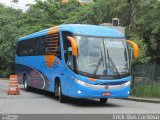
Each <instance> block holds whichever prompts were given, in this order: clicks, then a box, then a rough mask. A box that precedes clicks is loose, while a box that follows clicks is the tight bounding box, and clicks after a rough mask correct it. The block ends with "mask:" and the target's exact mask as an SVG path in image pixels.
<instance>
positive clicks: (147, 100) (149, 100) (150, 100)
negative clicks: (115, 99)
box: [124, 96, 160, 103]
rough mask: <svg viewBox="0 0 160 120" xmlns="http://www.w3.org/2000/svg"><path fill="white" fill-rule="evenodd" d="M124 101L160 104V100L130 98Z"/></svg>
mask: <svg viewBox="0 0 160 120" xmlns="http://www.w3.org/2000/svg"><path fill="white" fill-rule="evenodd" d="M124 100H132V101H139V102H148V103H160V98H159V99H158V98H139V97H132V96H130V97H128V98H126V99H124Z"/></svg>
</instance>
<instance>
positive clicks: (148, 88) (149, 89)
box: [131, 84, 160, 98]
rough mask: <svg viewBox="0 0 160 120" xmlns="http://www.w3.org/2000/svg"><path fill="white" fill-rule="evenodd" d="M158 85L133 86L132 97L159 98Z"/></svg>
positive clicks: (159, 87) (159, 86) (159, 85)
mask: <svg viewBox="0 0 160 120" xmlns="http://www.w3.org/2000/svg"><path fill="white" fill-rule="evenodd" d="M159 91H160V84H153V85H145V86H135V87H134V89H133V90H132V91H131V95H132V96H136V97H151V98H154V97H155V98H160V92H159Z"/></svg>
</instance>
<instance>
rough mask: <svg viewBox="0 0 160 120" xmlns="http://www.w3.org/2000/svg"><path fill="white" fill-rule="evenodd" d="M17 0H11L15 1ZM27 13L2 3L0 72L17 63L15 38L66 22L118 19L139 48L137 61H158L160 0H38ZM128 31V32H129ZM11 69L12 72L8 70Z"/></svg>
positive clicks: (0, 11)
mask: <svg viewBox="0 0 160 120" xmlns="http://www.w3.org/2000/svg"><path fill="white" fill-rule="evenodd" d="M17 2H18V0H12V3H13V4H16V3H17ZM35 2H36V3H35V4H33V5H30V4H29V5H28V7H29V9H28V10H27V11H26V12H22V11H21V10H15V9H13V8H12V7H5V6H3V5H1V4H0V25H1V27H0V62H1V65H0V74H2V73H4V74H5V75H7V74H8V73H9V72H10V70H9V68H8V66H9V65H10V64H12V63H14V53H15V46H16V42H15V41H16V40H17V39H18V38H19V37H22V36H25V35H28V34H30V33H33V32H36V31H39V30H42V29H45V28H49V27H52V26H56V25H59V24H64V23H80V24H101V23H108V22H111V20H112V18H115V17H117V18H119V19H120V25H121V26H125V27H126V28H127V34H129V35H130V38H131V39H132V40H134V41H135V42H136V43H137V44H138V45H139V47H140V57H139V59H138V60H136V61H134V62H135V63H136V64H137V63H138V64H140V63H148V62H150V61H152V62H153V61H154V62H157V63H158V61H159V59H155V58H157V57H156V56H159V51H160V44H159V43H160V22H159V20H160V17H159V16H160V12H159V11H160V1H158V0H146V1H144V0H95V2H94V3H90V4H86V5H83V6H81V5H80V4H79V3H78V2H76V1H75V0H70V2H68V3H65V4H62V3H60V2H58V0H45V1H42V0H36V1H35ZM128 31H129V32H128ZM8 71H9V72H8Z"/></svg>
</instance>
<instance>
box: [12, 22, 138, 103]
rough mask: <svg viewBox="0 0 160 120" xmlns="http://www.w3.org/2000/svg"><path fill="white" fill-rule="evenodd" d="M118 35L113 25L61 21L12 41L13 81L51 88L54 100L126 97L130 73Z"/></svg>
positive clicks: (124, 44) (123, 43) (122, 38)
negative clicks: (15, 41)
mask: <svg viewBox="0 0 160 120" xmlns="http://www.w3.org/2000/svg"><path fill="white" fill-rule="evenodd" d="M127 43H129V44H130V45H131V46H132V47H133V48H134V57H135V58H136V57H138V47H137V45H136V44H135V43H133V42H132V41H130V40H126V38H125V35H124V33H122V32H120V31H119V30H117V29H114V28H109V27H106V26H105V27H104V26H98V25H97V26H96V25H83V24H66V25H60V26H57V27H52V28H49V29H45V30H42V31H39V32H36V33H33V34H30V35H28V36H25V37H22V38H20V39H18V40H17V49H16V60H15V64H16V73H17V75H18V81H19V84H23V85H24V89H25V90H26V91H28V90H29V89H30V88H31V87H33V88H37V89H42V90H46V91H50V92H53V93H54V94H55V96H58V98H59V101H60V102H65V100H66V97H67V96H68V97H73V98H96V99H97V98H98V99H100V102H101V103H106V102H107V99H108V98H127V97H128V96H129V91H130V84H131V82H130V81H131V79H132V77H131V74H130V58H129V52H128V47H127Z"/></svg>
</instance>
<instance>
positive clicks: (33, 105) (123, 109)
mask: <svg viewBox="0 0 160 120" xmlns="http://www.w3.org/2000/svg"><path fill="white" fill-rule="evenodd" d="M7 88H8V80H0V113H12V114H110V113H111V114H113V113H117V114H123V113H138V114H139V113H160V104H158V103H145V102H136V101H129V100H121V99H109V100H108V103H106V104H100V103H99V100H90V99H83V100H82V99H81V100H76V99H72V98H69V99H68V101H67V103H63V104H62V103H59V101H58V100H57V99H56V98H55V97H54V96H53V94H52V93H48V92H44V91H40V90H32V91H31V92H25V91H24V90H23V86H20V95H7V93H6V91H7Z"/></svg>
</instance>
